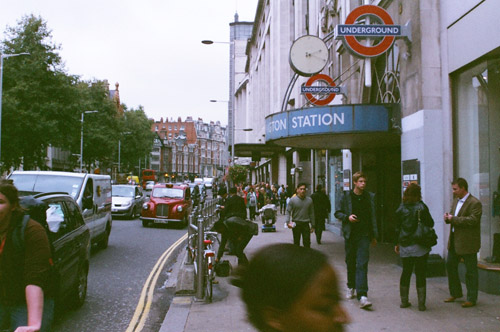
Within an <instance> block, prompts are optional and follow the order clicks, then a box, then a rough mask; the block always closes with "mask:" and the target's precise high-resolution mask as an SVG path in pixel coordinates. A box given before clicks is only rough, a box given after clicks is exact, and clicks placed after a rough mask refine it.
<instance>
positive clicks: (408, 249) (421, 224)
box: [394, 183, 435, 311]
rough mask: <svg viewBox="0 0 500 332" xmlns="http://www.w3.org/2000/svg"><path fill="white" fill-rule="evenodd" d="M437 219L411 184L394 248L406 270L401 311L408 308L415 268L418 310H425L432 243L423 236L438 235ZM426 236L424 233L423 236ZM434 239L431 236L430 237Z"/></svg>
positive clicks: (399, 212) (400, 211)
mask: <svg viewBox="0 0 500 332" xmlns="http://www.w3.org/2000/svg"><path fill="white" fill-rule="evenodd" d="M433 226H434V220H433V219H432V216H431V214H430V212H429V208H428V207H427V205H425V203H424V202H422V192H421V189H420V186H419V185H418V184H415V183H412V184H410V185H409V186H408V188H406V190H405V191H404V193H403V203H401V205H400V206H399V208H398V209H397V210H396V234H397V239H398V240H397V243H396V246H395V248H394V251H395V252H396V254H398V255H400V257H401V260H402V262H403V271H402V272H401V278H400V282H399V292H400V296H401V305H400V308H407V307H409V306H410V305H411V304H410V302H409V301H408V295H409V291H410V280H411V275H412V272H413V269H415V275H416V279H417V295H418V310H420V311H425V309H426V307H425V298H426V274H427V259H428V258H429V252H430V251H431V247H432V246H433V245H434V244H435V243H434V244H433V241H430V242H429V240H428V238H427V239H425V238H423V235H424V237H426V234H428V233H432V234H434V236H435V233H434V231H433V229H432V227H433ZM423 233H424V234H423ZM431 236H432V235H431Z"/></svg>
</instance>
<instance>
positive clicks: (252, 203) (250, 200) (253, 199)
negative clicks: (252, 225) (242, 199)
mask: <svg viewBox="0 0 500 332" xmlns="http://www.w3.org/2000/svg"><path fill="white" fill-rule="evenodd" d="M247 207H248V212H249V214H250V220H255V210H256V209H257V196H256V195H255V191H254V190H253V188H252V186H250V188H249V189H248V194H247Z"/></svg>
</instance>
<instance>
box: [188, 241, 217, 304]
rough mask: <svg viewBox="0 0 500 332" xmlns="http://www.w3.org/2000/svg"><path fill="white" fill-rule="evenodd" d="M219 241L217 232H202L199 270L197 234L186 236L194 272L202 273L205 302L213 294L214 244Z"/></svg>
mask: <svg viewBox="0 0 500 332" xmlns="http://www.w3.org/2000/svg"><path fill="white" fill-rule="evenodd" d="M215 243H219V236H218V233H217V232H212V231H206V232H204V240H203V266H202V269H201V272H200V270H199V269H198V263H197V257H196V255H197V250H198V248H197V244H198V234H197V233H195V234H192V235H190V236H189V238H188V248H187V249H188V254H189V258H190V259H191V261H192V262H193V264H194V271H195V274H196V275H198V273H203V274H204V277H203V289H204V296H205V299H206V300H207V302H212V296H213V282H214V280H215V249H214V244H215Z"/></svg>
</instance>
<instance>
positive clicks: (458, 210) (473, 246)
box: [444, 178, 483, 308]
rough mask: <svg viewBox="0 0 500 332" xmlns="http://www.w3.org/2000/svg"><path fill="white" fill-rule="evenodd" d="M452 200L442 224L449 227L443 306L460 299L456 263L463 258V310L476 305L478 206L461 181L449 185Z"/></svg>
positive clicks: (479, 226)
mask: <svg viewBox="0 0 500 332" xmlns="http://www.w3.org/2000/svg"><path fill="white" fill-rule="evenodd" d="M451 187H452V189H453V195H454V196H455V199H454V201H453V205H452V207H451V211H450V213H445V215H444V221H445V222H446V223H447V224H450V228H451V230H450V238H449V240H448V259H447V261H446V269H447V272H448V287H449V289H450V295H451V297H450V298H448V299H446V300H444V302H448V303H449V302H455V300H456V299H457V298H460V297H462V296H463V293H462V285H461V284H460V279H459V277H458V263H459V262H460V259H461V258H463V260H464V263H465V286H466V288H467V301H465V302H463V303H462V307H463V308H470V307H473V306H475V305H476V302H477V294H478V270H477V253H478V251H479V248H480V247H481V215H482V213H483V207H482V205H481V202H480V201H479V200H478V199H477V198H475V197H474V196H472V195H471V194H470V193H469V192H468V190H469V189H468V184H467V181H466V180H465V179H462V178H458V179H456V180H455V181H453V182H452V183H451Z"/></svg>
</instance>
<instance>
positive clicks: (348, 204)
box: [335, 172, 378, 309]
mask: <svg viewBox="0 0 500 332" xmlns="http://www.w3.org/2000/svg"><path fill="white" fill-rule="evenodd" d="M352 182H353V183H354V189H353V190H350V191H346V192H344V195H343V196H342V198H341V199H340V209H339V210H337V211H336V212H335V217H336V218H337V219H339V220H341V221H342V233H343V235H344V240H345V255H346V257H345V262H346V264H347V295H346V297H347V298H349V299H351V298H353V297H354V292H355V291H356V295H357V298H358V300H359V302H360V308H362V309H367V308H369V307H371V305H372V304H371V303H370V302H369V301H368V259H369V256H370V242H371V243H372V246H375V245H376V244H377V236H378V231H377V220H376V217H375V201H374V194H372V193H369V192H368V191H365V188H366V176H365V175H364V174H363V173H362V172H356V173H354V174H353V176H352Z"/></svg>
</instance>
